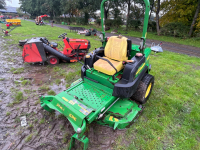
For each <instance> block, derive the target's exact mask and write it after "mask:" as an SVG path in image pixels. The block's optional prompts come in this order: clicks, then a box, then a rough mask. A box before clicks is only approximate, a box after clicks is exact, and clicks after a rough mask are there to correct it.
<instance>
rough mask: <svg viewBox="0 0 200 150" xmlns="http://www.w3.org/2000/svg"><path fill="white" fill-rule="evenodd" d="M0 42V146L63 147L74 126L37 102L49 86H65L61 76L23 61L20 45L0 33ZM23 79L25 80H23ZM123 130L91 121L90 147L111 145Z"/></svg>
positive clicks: (4, 149) (13, 149) (23, 149)
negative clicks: (22, 123) (45, 87)
mask: <svg viewBox="0 0 200 150" xmlns="http://www.w3.org/2000/svg"><path fill="white" fill-rule="evenodd" d="M0 45H1V47H0V57H1V61H0V149H1V150H43V149H45V150H58V149H66V147H67V146H69V142H70V138H71V136H72V135H73V134H74V130H73V127H72V126H71V124H70V123H69V121H68V120H67V119H66V118H65V117H64V116H63V115H61V114H59V113H58V112H56V113H49V112H47V111H45V110H43V109H42V108H41V106H40V102H39V95H47V92H48V91H49V90H53V91H54V92H55V93H56V94H58V93H60V92H61V91H63V90H65V89H66V87H65V85H66V84H67V83H66V81H65V79H64V77H63V76H62V75H60V74H57V73H56V72H55V70H54V68H52V67H50V66H49V65H42V64H34V65H33V64H24V63H23V60H22V57H21V53H22V48H20V47H19V46H17V44H12V45H9V44H8V43H7V41H6V40H4V39H2V38H1V37H0ZM59 67H60V68H61V69H62V70H64V72H66V73H68V72H70V71H72V68H70V65H65V64H64V63H63V64H61V65H59ZM21 68H23V69H21ZM20 69H21V71H18V70H20ZM16 70H17V71H16ZM56 79H60V82H59V84H56V83H55V82H54V81H55V80H56ZM25 80H26V82H27V83H25V84H23V83H24V81H25ZM44 86H48V90H41V87H44ZM19 92H22V93H23V94H22V95H21V97H17V95H18V94H19ZM18 96H19V95H18ZM19 99H20V100H19ZM17 100H18V101H17ZM22 116H26V121H27V125H26V126H24V127H22V126H21V120H20V117H22ZM125 131H126V130H116V131H114V130H113V129H112V128H109V127H104V126H100V125H98V124H96V123H92V124H91V125H89V129H88V131H87V132H86V136H87V137H88V138H89V140H90V143H89V149H90V150H98V149H99V150H101V149H112V147H113V144H114V143H115V139H116V138H117V137H118V136H119V135H120V134H123V133H124V132H125Z"/></svg>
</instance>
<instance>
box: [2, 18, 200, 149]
mask: <svg viewBox="0 0 200 150" xmlns="http://www.w3.org/2000/svg"><path fill="white" fill-rule="evenodd" d="M64 32H66V30H65V29H62V28H57V27H53V28H51V27H50V26H36V25H35V24H34V23H32V22H28V21H24V20H22V27H18V28H16V29H15V30H13V31H12V32H11V34H12V37H6V38H8V39H11V41H10V44H12V43H15V44H17V43H18V40H20V39H26V38H27V39H28V38H31V37H47V38H48V39H49V40H50V41H56V42H58V43H60V44H61V45H62V44H63V42H62V40H61V39H58V38H57V36H58V34H61V33H64ZM67 33H68V36H69V37H70V38H86V39H88V40H90V42H91V46H92V48H91V49H90V51H91V50H94V48H95V47H100V46H101V42H100V41H99V40H98V39H97V37H85V36H82V35H77V34H76V33H74V32H71V33H70V32H67ZM133 33H134V32H130V34H133ZM0 34H1V33H0ZM135 36H136V37H137V36H138V37H140V36H141V33H140V32H135ZM147 38H149V39H150V38H153V35H152V37H151V33H149V34H148V37H147ZM155 38H159V40H162V37H161V36H159V37H156V36H155ZM163 38H167V40H169V41H174V42H179V43H180V44H181V41H182V42H185V44H188V45H193V44H194V45H196V46H197V47H199V46H198V45H199V44H200V42H199V43H197V44H196V41H195V40H194V41H193V42H192V39H187V40H182V39H178V38H171V37H170V38H168V37H163ZM59 49H60V48H59ZM150 63H151V65H152V70H151V74H152V75H154V76H155V85H154V89H153V91H152V94H151V96H150V99H149V101H148V102H147V103H146V104H145V107H146V108H145V109H144V112H143V113H142V115H141V116H140V117H139V118H138V120H137V121H136V122H135V123H134V124H133V125H132V126H130V127H129V128H128V129H127V130H126V133H125V134H122V135H119V136H118V138H117V140H116V141H115V144H114V145H113V148H114V149H127V150H128V149H131V150H132V149H133V150H134V149H144V150H152V149H170V150H171V149H183V150H188V149H199V147H200V136H199V135H200V115H199V114H200V109H199V107H200V98H199V97H200V59H199V58H195V57H189V56H187V55H182V54H177V53H172V52H168V51H164V52H163V53H157V54H155V53H152V54H151V58H150ZM80 67H81V65H80V64H79V63H63V64H59V65H57V66H55V67H54V69H52V70H53V71H52V72H54V73H56V72H61V71H62V74H63V76H64V77H65V80H66V87H69V86H70V84H71V83H72V82H73V81H75V80H76V79H78V78H80ZM63 68H66V72H65V73H64V71H63ZM69 68H70V72H69V70H67V69H69ZM13 71H15V70H14V69H13ZM64 74H65V75H64ZM54 82H55V81H54ZM41 89H44V90H46V91H49V90H50V89H49V87H48V86H47V85H43V86H41ZM11 90H13V91H14V89H12V88H11ZM28 92H29V91H27V93H28ZM15 98H16V99H18V98H19V100H22V99H23V94H19V96H18V98H17V97H15ZM37 103H39V101H37ZM10 105H11V106H13V103H11V104H10ZM62 117H63V115H59V116H58V118H62ZM64 118H66V117H64ZM35 122H38V123H39V124H44V123H45V120H44V119H41V120H39V121H38V120H37V121H35Z"/></svg>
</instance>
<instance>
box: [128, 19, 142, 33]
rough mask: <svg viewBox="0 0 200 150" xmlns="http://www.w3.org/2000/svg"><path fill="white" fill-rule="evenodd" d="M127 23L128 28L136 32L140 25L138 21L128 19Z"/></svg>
mask: <svg viewBox="0 0 200 150" xmlns="http://www.w3.org/2000/svg"><path fill="white" fill-rule="evenodd" d="M127 23H128V28H133V29H135V30H137V29H138V28H139V26H140V25H141V21H140V20H132V19H129V20H128V22H127Z"/></svg>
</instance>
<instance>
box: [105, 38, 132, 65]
mask: <svg viewBox="0 0 200 150" xmlns="http://www.w3.org/2000/svg"><path fill="white" fill-rule="evenodd" d="M104 55H105V56H106V57H108V58H110V59H114V60H118V61H126V60H127V59H128V57H127V38H126V37H122V38H118V36H111V37H110V38H109V40H108V42H107V44H106V47H105V50H104Z"/></svg>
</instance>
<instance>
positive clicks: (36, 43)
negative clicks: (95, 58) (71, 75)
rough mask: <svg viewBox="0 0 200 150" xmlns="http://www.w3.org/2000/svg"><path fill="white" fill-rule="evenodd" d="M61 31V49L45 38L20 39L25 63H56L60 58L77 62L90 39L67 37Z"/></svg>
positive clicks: (84, 51)
mask: <svg viewBox="0 0 200 150" xmlns="http://www.w3.org/2000/svg"><path fill="white" fill-rule="evenodd" d="M66 35H67V33H63V34H61V35H59V36H58V38H63V42H64V44H65V46H64V48H63V51H59V50H58V49H57V47H58V44H57V43H54V42H49V41H48V39H46V38H32V39H31V40H21V41H19V45H21V46H24V48H23V52H22V57H23V60H24V62H27V63H37V62H39V63H44V62H45V61H47V62H48V64H50V65H56V64H58V63H59V61H60V60H63V61H65V62H77V61H79V60H81V59H83V57H84V56H85V55H86V54H87V53H88V50H89V49H90V41H89V40H85V39H69V38H68V37H65V36H66Z"/></svg>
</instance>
